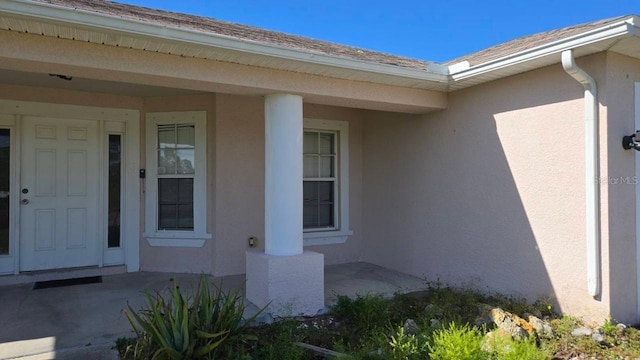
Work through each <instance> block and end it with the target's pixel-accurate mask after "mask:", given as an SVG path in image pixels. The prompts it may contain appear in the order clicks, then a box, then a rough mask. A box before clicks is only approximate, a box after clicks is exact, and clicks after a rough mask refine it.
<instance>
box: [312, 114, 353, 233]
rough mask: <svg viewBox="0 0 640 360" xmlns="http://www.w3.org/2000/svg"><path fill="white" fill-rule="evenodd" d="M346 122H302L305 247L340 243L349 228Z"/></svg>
mask: <svg viewBox="0 0 640 360" xmlns="http://www.w3.org/2000/svg"><path fill="white" fill-rule="evenodd" d="M348 141H349V123H347V122H346V121H334V120H316V119H305V120H304V136H303V153H304V154H303V169H304V170H303V171H304V174H303V201H304V203H303V228H304V243H305V245H323V244H335V243H342V242H345V241H346V240H347V237H348V236H349V235H351V234H352V232H351V231H350V229H349V142H348Z"/></svg>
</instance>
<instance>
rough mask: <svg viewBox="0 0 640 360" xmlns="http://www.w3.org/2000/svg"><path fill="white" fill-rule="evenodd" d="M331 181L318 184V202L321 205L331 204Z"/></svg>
mask: <svg viewBox="0 0 640 360" xmlns="http://www.w3.org/2000/svg"><path fill="white" fill-rule="evenodd" d="M333 185H334V183H333V181H319V182H318V196H317V199H318V201H320V202H322V203H329V204H331V203H333Z"/></svg>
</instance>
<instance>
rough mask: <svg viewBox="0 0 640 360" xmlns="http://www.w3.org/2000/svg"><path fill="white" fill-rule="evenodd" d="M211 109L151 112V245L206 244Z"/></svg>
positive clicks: (148, 135)
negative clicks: (208, 127)
mask: <svg viewBox="0 0 640 360" xmlns="http://www.w3.org/2000/svg"><path fill="white" fill-rule="evenodd" d="M206 116H207V115H206V112H204V111H188V112H166V113H148V114H147V120H146V121H147V124H146V141H147V180H146V184H147V189H146V190H147V191H146V202H145V204H146V216H145V220H146V231H145V237H146V238H147V240H148V241H149V243H150V244H151V245H152V246H186V247H194V246H195V247H197V246H202V245H204V241H205V239H208V238H211V235H209V234H207V233H206V199H207V195H206V194H207V189H206V174H207V168H206V164H207V161H206V156H207V155H206V153H207V139H206V133H207V131H206Z"/></svg>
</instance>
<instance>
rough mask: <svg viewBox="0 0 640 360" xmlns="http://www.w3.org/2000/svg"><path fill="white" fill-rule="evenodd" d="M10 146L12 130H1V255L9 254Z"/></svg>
mask: <svg viewBox="0 0 640 360" xmlns="http://www.w3.org/2000/svg"><path fill="white" fill-rule="evenodd" d="M10 146H11V134H10V130H9V129H0V255H7V254H9V189H10V187H9V186H10V175H9V169H10V168H9V166H10V164H11V147H10Z"/></svg>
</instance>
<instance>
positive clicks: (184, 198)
mask: <svg viewBox="0 0 640 360" xmlns="http://www.w3.org/2000/svg"><path fill="white" fill-rule="evenodd" d="M175 180H177V183H178V197H177V200H176V202H177V203H178V204H182V205H185V204H187V205H190V204H193V179H175Z"/></svg>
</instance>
